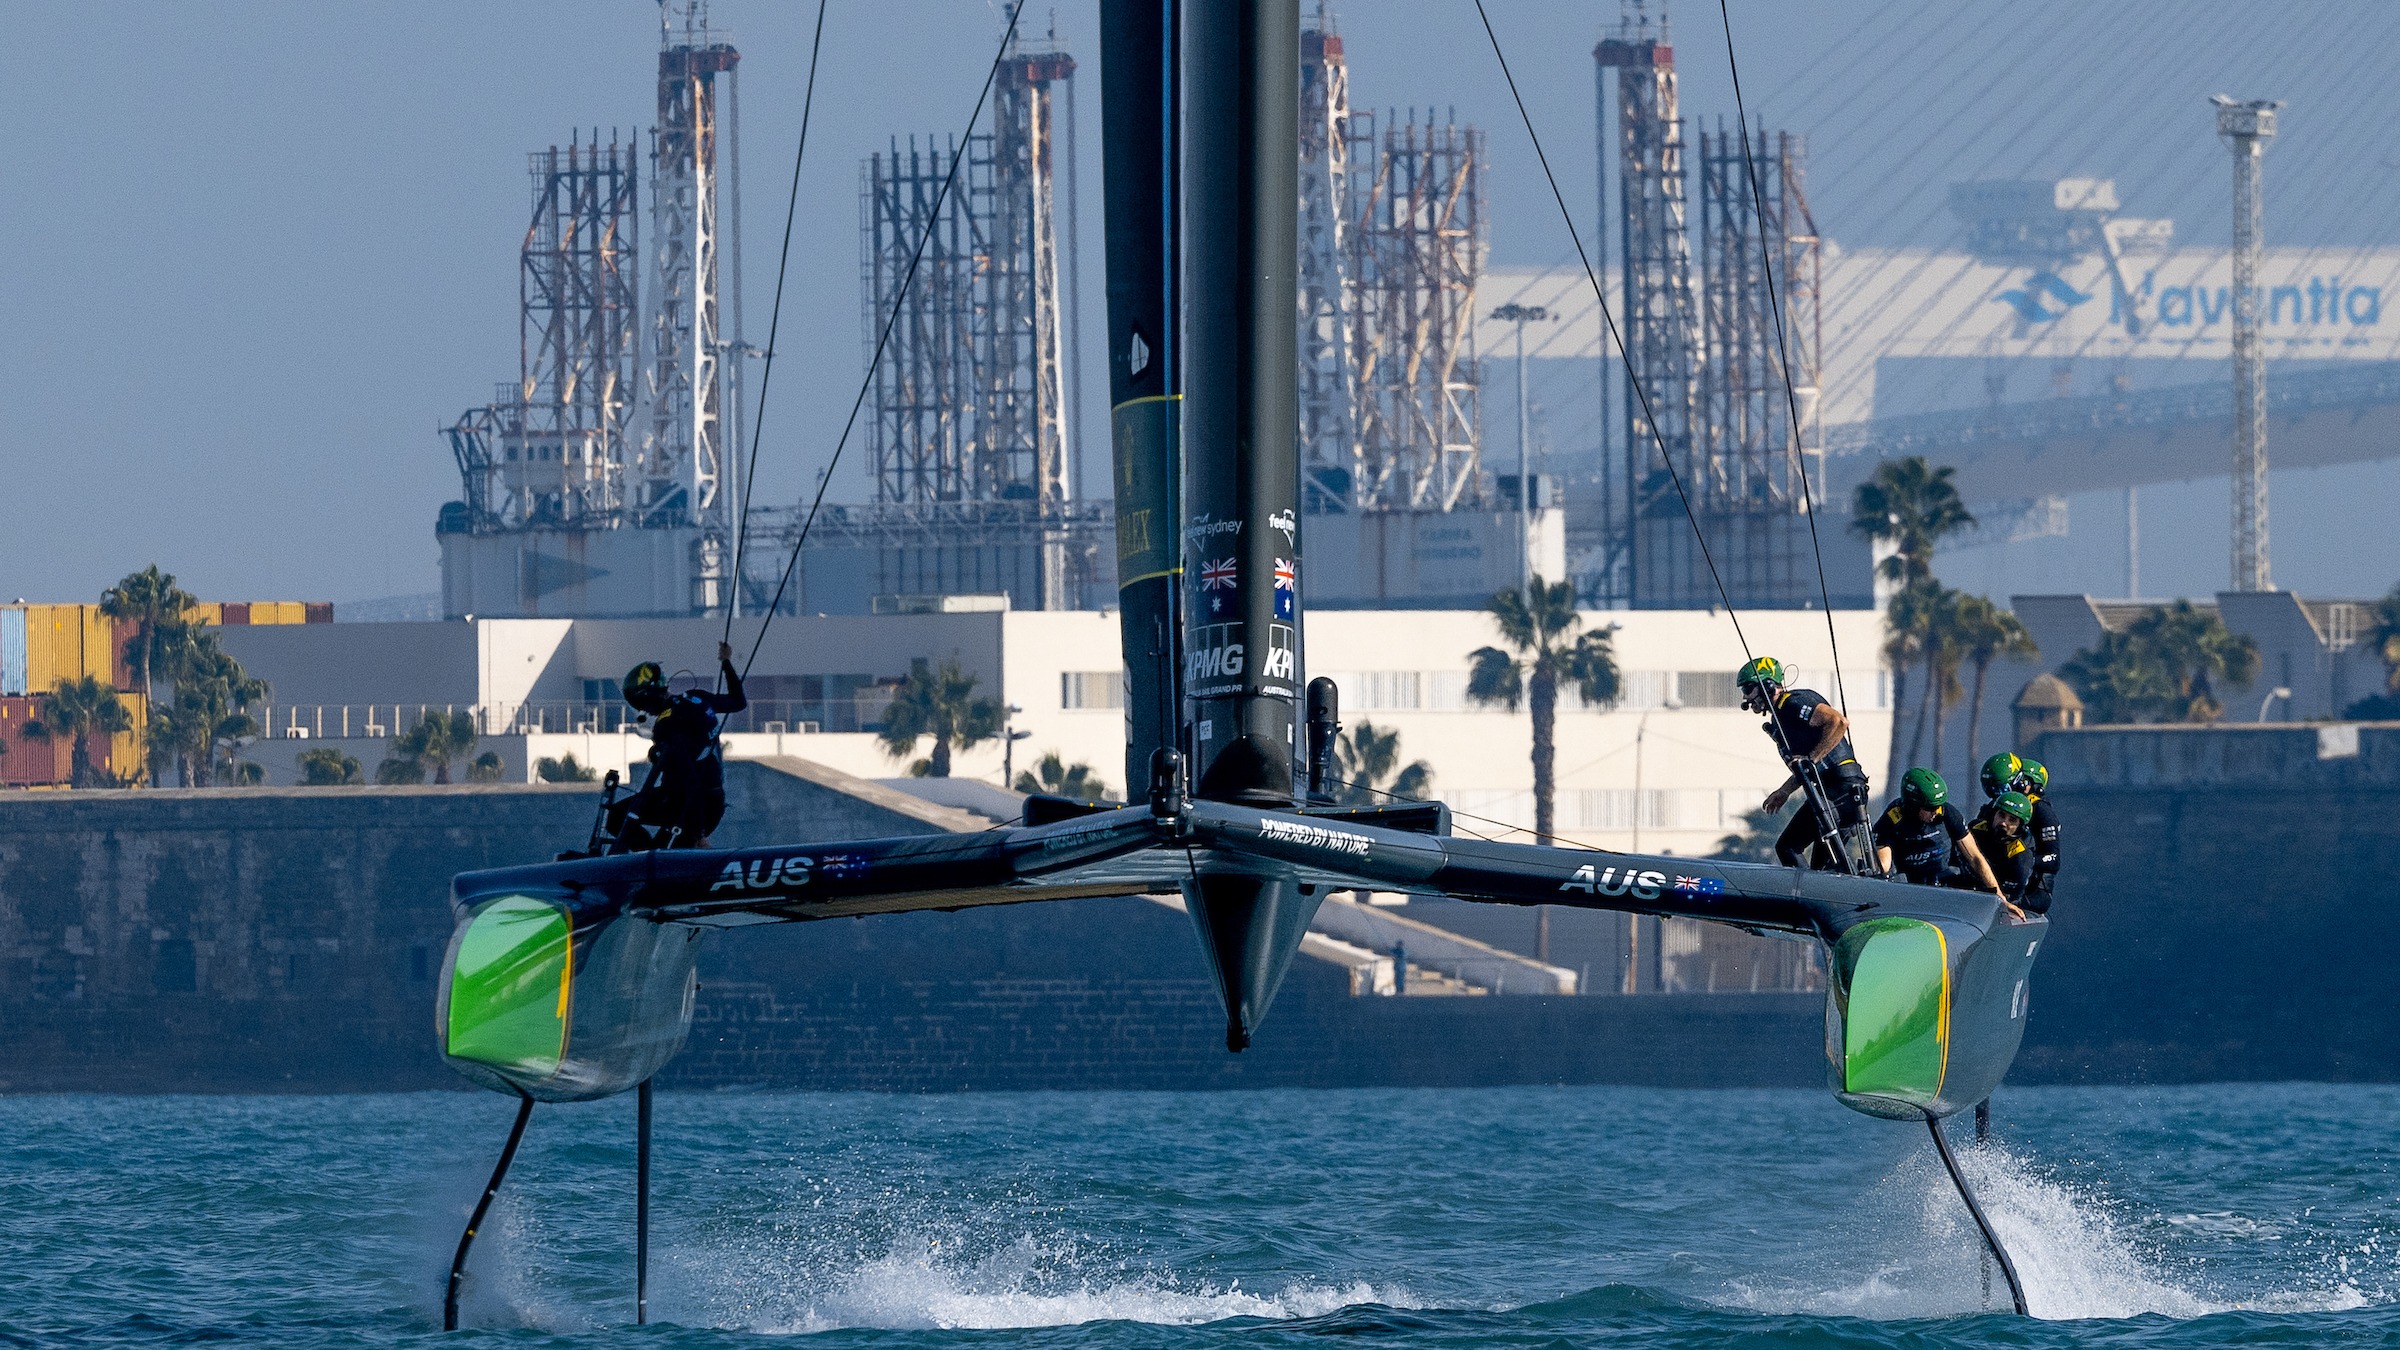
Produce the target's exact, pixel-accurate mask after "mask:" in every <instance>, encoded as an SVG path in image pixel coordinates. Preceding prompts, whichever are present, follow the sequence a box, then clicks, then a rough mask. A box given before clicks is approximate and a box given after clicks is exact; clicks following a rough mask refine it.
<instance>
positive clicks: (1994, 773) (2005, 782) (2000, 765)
mask: <svg viewBox="0 0 2400 1350" xmlns="http://www.w3.org/2000/svg"><path fill="white" fill-rule="evenodd" d="M2023 772H2025V761H2024V760H2021V759H2019V758H2017V755H2016V752H2015V751H2013V750H2003V751H2001V752H2000V753H1999V754H1996V755H1994V756H1992V757H1991V758H1990V759H1987V760H1985V761H1984V762H1983V795H1984V796H1986V797H1997V796H1999V795H2000V794H2001V793H2003V792H2006V791H2008V790H2009V789H2010V788H2012V787H2015V786H2016V785H2017V775H2018V774H2021V773H2023Z"/></svg>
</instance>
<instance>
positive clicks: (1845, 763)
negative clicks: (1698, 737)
mask: <svg viewBox="0 0 2400 1350" xmlns="http://www.w3.org/2000/svg"><path fill="white" fill-rule="evenodd" d="M1825 703H1826V698H1825V696H1824V695H1823V694H1820V693H1818V692H1817V691H1816V690H1814V689H1785V690H1781V691H1779V692H1778V693H1777V694H1776V695H1775V706H1774V709H1773V711H1772V713H1771V715H1770V718H1769V720H1768V722H1767V724H1766V731H1767V735H1768V737H1769V738H1770V739H1772V740H1773V741H1774V742H1775V749H1776V752H1777V754H1778V755H1779V756H1781V757H1782V758H1783V759H1784V761H1785V762H1787V763H1791V764H1794V765H1795V767H1796V766H1797V762H1798V761H1801V760H1805V759H1806V758H1807V757H1808V752H1809V751H1811V750H1813V749H1815V748H1816V744H1817V729H1816V728H1815V727H1813V726H1811V725H1809V721H1808V719H1809V718H1810V717H1812V716H1814V715H1815V714H1816V711H1817V709H1819V708H1821V707H1823V706H1825ZM1817 775H1818V777H1820V778H1821V779H1823V780H1824V783H1825V795H1826V796H1827V797H1828V798H1830V799H1831V801H1832V805H1833V813H1834V818H1835V819H1836V820H1838V821H1839V822H1840V823H1841V828H1842V829H1844V830H1854V829H1857V828H1858V827H1859V826H1861V825H1864V824H1866V823H1867V771H1866V770H1865V769H1862V768H1860V767H1859V764H1858V755H1857V754H1856V753H1855V752H1854V751H1852V750H1851V748H1850V738H1849V737H1847V736H1844V737H1843V738H1842V739H1841V740H1840V741H1839V742H1837V743H1836V744H1835V745H1834V747H1833V748H1832V749H1831V750H1828V751H1826V752H1825V758H1823V759H1821V760H1819V761H1817ZM1801 792H1802V796H1801V799H1800V800H1801V807H1800V810H1799V812H1798V814H1796V815H1794V816H1793V817H1792V823H1791V824H1789V825H1786V826H1784V827H1783V833H1782V834H1781V835H1780V836H1778V837H1777V838H1776V840H1775V856H1776V857H1777V858H1779V859H1781V860H1782V861H1783V865H1784V866H1786V867H1798V866H1800V865H1801V861H1802V859H1805V858H1806V857H1808V855H1809V852H1810V850H1812V849H1814V848H1815V847H1816V844H1817V841H1818V840H1819V839H1821V838H1823V837H1824V835H1825V826H1824V823H1823V822H1822V821H1821V820H1820V819H1818V816H1817V805H1816V798H1815V797H1814V796H1811V795H1808V791H1807V788H1806V787H1805V786H1803V787H1802V789H1801ZM1819 865H1820V866H1821V867H1832V866H1834V862H1833V860H1832V859H1831V858H1826V859H1824V860H1822V862H1821V863H1820V864H1819Z"/></svg>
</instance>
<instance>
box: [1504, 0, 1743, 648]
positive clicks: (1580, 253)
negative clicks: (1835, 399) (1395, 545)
mask: <svg viewBox="0 0 2400 1350" xmlns="http://www.w3.org/2000/svg"><path fill="white" fill-rule="evenodd" d="M1475 13H1476V15H1477V16H1478V17H1479V18H1481V19H1482V20H1483V35H1484V36H1485V37H1487V38H1489V39H1490V40H1491V44H1492V55H1493V56H1494V57H1496V58H1498V59H1499V62H1500V74H1501V77H1502V78H1503V79H1506V80H1507V81H1508V94H1509V97H1510V98H1513V99H1515V100H1516V103H1517V116H1518V118H1520V119H1521V120H1522V121H1523V122H1524V123H1525V135H1526V138H1527V139H1528V140H1531V141H1532V142H1533V157H1534V158H1535V159H1537V160H1539V161H1541V165H1542V176H1543V177H1544V178H1546V179H1548V180H1549V181H1550V195H1551V197H1552V198H1553V199H1555V200H1556V201H1557V202H1558V214H1559V217H1560V219H1562V220H1564V221H1566V223H1567V236H1568V237H1569V238H1571V239H1573V240H1574V241H1575V256H1576V257H1577V258H1578V259H1581V260H1582V262H1583V275H1584V278H1585V279H1586V280H1588V281H1590V282H1591V283H1592V298H1593V299H1595V300H1597V301H1598V302H1599V304H1600V321H1601V322H1602V323H1604V324H1606V325H1607V326H1608V336H1609V338H1610V339H1611V340H1612V341H1614V342H1615V343H1616V344H1617V357H1618V359H1619V360H1620V361H1621V362H1622V363H1623V364H1624V366H1625V381H1626V385H1627V386H1628V387H1629V388H1631V389H1632V390H1633V396H1634V398H1636V399H1637V400H1639V401H1640V403H1641V405H1642V420H1643V421H1644V422H1645V423H1646V424H1648V426H1649V428H1650V440H1651V442H1652V443H1653V444H1655V445H1656V446H1657V447H1658V458H1659V461H1660V462H1661V463H1663V464H1665V465H1666V466H1667V477H1668V478H1669V479H1670V480H1672V481H1673V482H1674V484H1675V495H1676V496H1677V497H1678V498H1680V499H1682V501H1683V516H1684V519H1686V520H1688V521H1690V522H1691V524H1692V540H1693V542H1694V543H1697V544H1698V545H1699V546H1700V560H1701V561H1702V562H1704V563H1706V564H1708V579H1709V580H1710V581H1712V582H1714V583H1715V584H1716V588H1717V598H1718V599H1720V600H1723V601H1724V602H1725V617H1727V618H1729V619H1731V620H1732V621H1733V635H1734V637H1735V638H1737V639H1738V640H1740V642H1741V644H1742V655H1743V657H1744V658H1748V657H1750V654H1751V653H1750V638H1749V636H1748V635H1747V634H1745V633H1743V632H1742V616H1741V615H1740V614H1739V613H1737V612H1736V611H1735V610H1734V607H1733V596H1732V594H1731V593H1730V592H1728V591H1727V590H1726V589H1725V578H1724V577H1723V576H1721V575H1719V574H1718V572H1717V560H1716V557H1715V556H1714V555H1713V554H1711V553H1710V552H1709V549H1708V535H1707V534H1706V533H1705V532H1703V531H1702V530H1701V528H1700V517H1699V515H1698V513H1696V512H1694V511H1693V510H1692V494H1691V493H1690V492H1688V491H1685V489H1684V486H1683V474H1682V473H1681V472H1679V471H1678V470H1677V469H1676V467H1675V457H1674V456H1673V455H1670V454H1668V453H1667V442H1666V438H1665V437H1663V436H1660V435H1659V434H1658V415H1657V413H1655V412H1654V411H1653V410H1652V409H1651V406H1650V393H1649V391H1648V390H1646V389H1644V388H1642V377H1641V375H1640V373H1639V372H1638V371H1636V370H1635V369H1634V367H1633V353H1632V352H1631V351H1629V350H1627V348H1626V346H1625V335H1624V334H1623V333H1621V332H1619V331H1617V318H1616V315H1615V314H1614V313H1613V312H1611V311H1610V309H1609V307H1608V293H1607V292H1606V291H1605V290H1603V289H1601V286H1600V273H1599V272H1598V271H1596V270H1595V269H1594V268H1593V267H1592V255H1591V253H1590V252H1589V251H1588V250H1586V249H1585V248H1584V246H1583V231H1581V230H1578V229H1576V228H1575V213H1574V212H1573V211H1570V210H1568V209H1567V195H1566V193H1564V192H1562V191H1560V190H1559V186H1558V175H1557V174H1556V173H1553V172H1552V171H1551V169H1550V154H1549V152H1548V151H1546V150H1544V149H1543V148H1542V136H1541V133H1540V132H1538V131H1535V130H1534V129H1533V114H1532V113H1530V112H1528V111H1526V108H1525V96H1524V95H1523V94H1522V93H1520V92H1518V90H1517V76H1516V72H1514V71H1512V70H1510V69H1509V67H1508V54H1507V53H1506V52H1503V51H1502V50H1500V35H1499V33H1497V32H1495V31H1493V28H1492V16H1491V15H1490V14H1488V13H1486V12H1485V11H1484V8H1483V0H1475Z"/></svg>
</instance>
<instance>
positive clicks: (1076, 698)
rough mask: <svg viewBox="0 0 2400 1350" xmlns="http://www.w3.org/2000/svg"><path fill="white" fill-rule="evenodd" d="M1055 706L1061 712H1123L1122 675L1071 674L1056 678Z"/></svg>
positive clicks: (1112, 672) (1105, 672)
mask: <svg viewBox="0 0 2400 1350" xmlns="http://www.w3.org/2000/svg"><path fill="white" fill-rule="evenodd" d="M1058 706H1060V707H1062V708H1084V709H1101V708H1122V707H1124V706H1125V674H1124V672H1123V671H1117V670H1070V671H1067V672H1065V673H1063V674H1061V675H1060V676H1059V677H1058Z"/></svg>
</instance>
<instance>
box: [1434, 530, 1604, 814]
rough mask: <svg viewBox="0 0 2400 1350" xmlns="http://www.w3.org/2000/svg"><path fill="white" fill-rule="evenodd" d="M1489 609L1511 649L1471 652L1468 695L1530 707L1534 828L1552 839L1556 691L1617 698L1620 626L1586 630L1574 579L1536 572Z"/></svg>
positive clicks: (1592, 700) (1599, 699)
mask: <svg viewBox="0 0 2400 1350" xmlns="http://www.w3.org/2000/svg"><path fill="white" fill-rule="evenodd" d="M1486 608H1487V610H1488V611H1489V612H1490V614H1491V616H1492V622H1493V624H1494V625H1495V626H1496V627H1498V628H1499V630H1500V640H1501V641H1502V642H1505V643H1507V644H1508V648H1509V650H1508V651H1502V650H1501V649H1500V648H1498V647H1478V648H1476V649H1475V650H1474V651H1473V652H1471V653H1469V654H1468V657H1467V659H1468V660H1469V661H1470V662H1472V663H1473V665H1472V667H1471V669H1470V671H1469V673H1468V675H1467V697H1468V699H1469V700H1471V701H1473V702H1475V703H1479V704H1482V705H1484V706H1486V707H1490V706H1492V705H1494V704H1498V705H1500V706H1502V707H1505V708H1507V709H1508V710H1509V711H1510V712H1512V713H1513V712H1515V711H1516V710H1517V706H1518V705H1519V704H1524V705H1525V706H1526V707H1527V709H1528V711H1530V712H1531V713H1532V715H1533V829H1534V834H1535V836H1536V837H1537V838H1538V839H1539V840H1540V841H1541V842H1542V843H1545V844H1547V843H1549V842H1551V839H1552V836H1553V835H1554V833H1555V826H1556V823H1557V816H1556V797H1557V789H1558V688H1559V685H1560V684H1561V683H1562V682H1564V683H1565V684H1567V685H1568V686H1569V687H1571V688H1573V689H1574V690H1575V692H1576V693H1577V694H1579V695H1580V696H1581V697H1582V699H1583V701H1584V702H1585V703H1587V704H1603V703H1610V702H1613V701H1615V699H1616V697H1617V688H1618V682H1617V659H1616V653H1615V650H1614V646H1613V644H1612V642H1611V641H1610V637H1611V635H1612V634H1614V633H1615V632H1616V631H1617V630H1616V625H1614V624H1611V625H1609V626H1608V627H1607V628H1603V629H1601V630H1599V631H1598V632H1585V631H1583V616H1582V615H1581V614H1579V613H1577V612H1576V610H1575V583H1573V582H1571V581H1559V582H1544V581H1543V580H1542V579H1541V578H1540V577H1538V576H1537V577H1535V578H1533V579H1532V580H1531V581H1529V582H1528V583H1526V586H1525V589H1523V590H1521V591H1502V592H1500V593H1499V594H1498V595H1495V596H1493V597H1492V602H1491V604H1490V605H1488V606H1486ZM1512 653H1513V655H1512Z"/></svg>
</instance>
